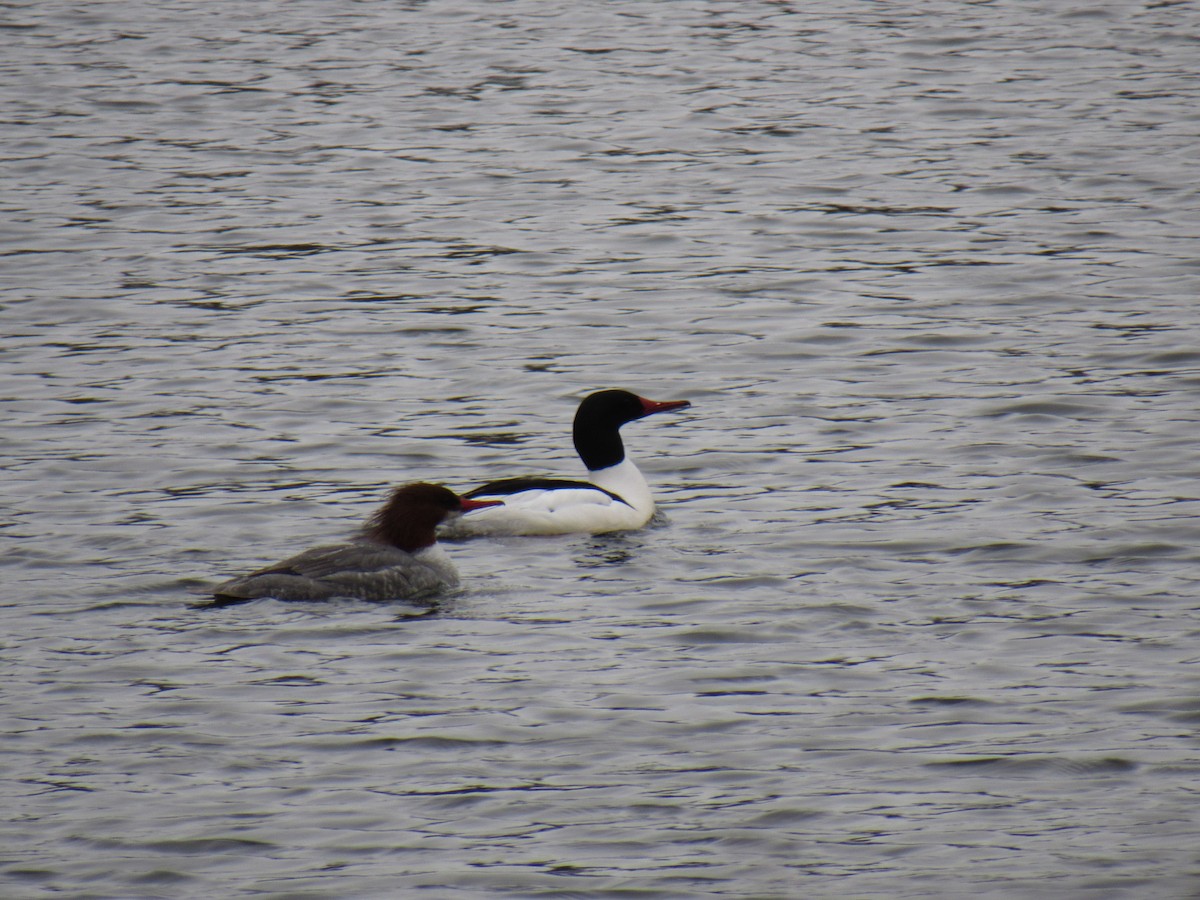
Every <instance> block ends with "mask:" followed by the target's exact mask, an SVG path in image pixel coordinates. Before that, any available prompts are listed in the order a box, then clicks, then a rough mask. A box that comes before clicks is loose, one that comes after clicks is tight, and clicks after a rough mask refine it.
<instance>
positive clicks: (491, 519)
mask: <svg viewBox="0 0 1200 900" xmlns="http://www.w3.org/2000/svg"><path fill="white" fill-rule="evenodd" d="M686 406H691V403H689V402H688V401H687V400H647V399H646V398H644V397H639V396H637V395H636V394H631V393H629V391H599V392H597V393H595V394H591V395H589V396H588V397H585V398H584V400H583V402H582V403H580V404H579V409H578V410H577V411H576V413H575V425H574V438H575V451H576V452H577V453H578V454H579V458H580V459H581V460H583V464H584V466H586V467H587V470H588V478H589V479H590V481H570V480H564V479H557V478H507V479H504V480H501V481H493V482H490V483H488V484H485V485H482V486H481V487H477V488H475V489H474V490H471V491H468V492H467V493H466V494H464V495H463V496H464V497H468V498H470V499H472V500H501V501H503V504H502V505H500V506H496V507H495V508H492V509H481V510H479V511H477V512H471V513H469V514H467V515H464V516H463V517H461V518H459V519H457V520H455V521H454V522H452V523H450V524H449V525H447V526H444V527H443V532H444V533H445V534H446V535H447V536H448V537H451V538H464V537H473V536H476V535H498V534H570V533H573V532H584V533H590V534H599V533H601V532H605V531H625V530H628V529H632V528H641V527H642V526H643V525H645V524H646V523H647V522H649V521H650V517H651V516H652V515H654V498H653V497H651V496H650V487H649V485H647V484H646V479H645V478H643V477H642V473H641V472H639V471H638V468H637V466H635V465H634V464H633V463H632V462H631V461H630V460H629V459H628V458H627V457H626V456H625V446H624V445H623V444H622V443H621V434H620V428H621V426H622V425H624V424H625V423H626V422H632V421H634V420H635V419H641V418H643V417H644V416H649V415H653V414H654V413H659V412H665V411H666V410H669V409H683V408H684V407H686Z"/></svg>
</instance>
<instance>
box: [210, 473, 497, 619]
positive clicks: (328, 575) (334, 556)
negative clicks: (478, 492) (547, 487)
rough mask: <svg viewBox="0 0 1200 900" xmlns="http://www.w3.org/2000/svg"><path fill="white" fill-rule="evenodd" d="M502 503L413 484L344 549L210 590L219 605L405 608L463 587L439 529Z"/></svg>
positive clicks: (318, 551)
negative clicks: (402, 604) (272, 602)
mask: <svg viewBox="0 0 1200 900" xmlns="http://www.w3.org/2000/svg"><path fill="white" fill-rule="evenodd" d="M499 504H500V501H498V500H468V499H465V498H461V497H459V496H457V495H456V494H455V493H454V492H453V491H450V490H448V489H446V488H444V487H441V486H440V485H436V484H408V485H405V486H404V487H401V488H397V489H396V490H395V491H394V492H393V493H392V496H391V498H390V499H389V500H388V502H387V503H385V504H384V505H383V507H382V508H381V509H380V510H379V511H378V512H376V513H375V515H374V516H373V517H372V518H371V519H370V521H368V522H367V524H366V525H365V526H363V528H362V529H361V530H360V531H359V533H358V534H357V535H356V536H355V538H354V539H353V540H351V541H348V542H346V543H342V544H326V545H324V546H321V547H313V548H312V549H311V550H306V551H304V552H303V553H300V554H298V555H297V556H292V557H289V558H288V559H285V560H283V562H279V563H276V564H275V565H273V566H268V567H267V568H265V569H259V570H258V571H257V572H251V573H250V574H249V575H245V576H243V577H241V578H234V579H233V580H231V581H226V582H225V583H224V584H221V585H218V586H217V587H216V588H215V589H214V590H213V592H212V593H213V599H214V605H217V606H223V605H230V604H234V603H241V602H244V601H247V600H257V599H259V598H260V597H273V598H275V599H276V600H329V599H332V598H334V597H355V598H358V599H360V600H400V599H411V598H414V597H422V596H426V595H428V594H431V593H433V592H434V591H437V590H441V589H442V588H448V587H454V586H455V585H456V584H458V573H457V572H456V571H455V570H454V566H453V565H452V564H451V563H450V559H449V557H448V556H446V551H444V550H443V549H442V548H441V547H439V546H438V545H437V543H436V542H435V529H436V528H437V526H438V524H439V523H441V522H443V521H446V520H450V519H456V518H458V517H459V516H460V515H462V514H463V513H465V512H468V511H470V510H475V509H482V508H483V507H486V506H498V505H499Z"/></svg>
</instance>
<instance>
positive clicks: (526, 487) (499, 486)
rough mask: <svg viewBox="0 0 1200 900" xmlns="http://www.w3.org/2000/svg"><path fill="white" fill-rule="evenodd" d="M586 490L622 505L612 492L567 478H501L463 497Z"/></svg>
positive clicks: (620, 499) (620, 498)
mask: <svg viewBox="0 0 1200 900" xmlns="http://www.w3.org/2000/svg"><path fill="white" fill-rule="evenodd" d="M580 489H583V490H587V491H599V492H600V493H601V494H607V495H608V496H610V497H612V499H613V500H616V501H617V502H618V503H624V502H625V500H624V499H623V498H622V497H621V496H620V495H618V494H614V493H613V492H612V491H606V490H605V489H604V488H602V487H597V486H596V485H594V484H592V483H591V482H590V481H572V480H571V479H568V478H538V477H536V476H534V477H529V478H502V479H500V480H499V481H489V482H488V483H487V484H484V485H480V486H479V487H477V488H474V489H473V490H470V491H468V492H467V493H465V494H463V496H464V497H470V498H471V499H472V500H475V499H477V498H479V497H506V496H510V495H512V494H519V493H521V492H522V491H554V490H580Z"/></svg>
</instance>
